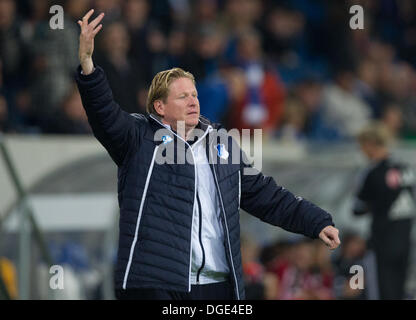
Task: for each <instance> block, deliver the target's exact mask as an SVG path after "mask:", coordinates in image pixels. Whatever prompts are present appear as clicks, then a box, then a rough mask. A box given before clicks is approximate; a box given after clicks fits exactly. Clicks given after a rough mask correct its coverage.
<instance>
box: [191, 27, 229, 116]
mask: <svg viewBox="0 0 416 320" xmlns="http://www.w3.org/2000/svg"><path fill="white" fill-rule="evenodd" d="M192 42H193V46H192V47H193V48H194V49H193V50H191V52H190V54H189V55H188V56H187V63H186V65H185V66H184V67H185V69H187V70H192V73H193V75H194V76H195V79H196V81H197V90H198V97H199V101H200V105H201V114H202V115H204V116H205V117H207V118H209V119H210V120H211V121H213V122H220V121H222V120H223V118H224V117H225V115H226V113H227V111H228V110H227V109H228V105H229V92H228V88H227V83H226V79H225V78H224V76H223V74H222V72H221V71H220V67H221V62H222V60H221V57H222V54H223V51H224V38H223V36H222V34H221V30H220V29H219V28H218V27H216V26H214V25H212V24H207V25H202V26H200V27H199V28H198V30H196V31H195V32H194V34H193V37H192Z"/></svg>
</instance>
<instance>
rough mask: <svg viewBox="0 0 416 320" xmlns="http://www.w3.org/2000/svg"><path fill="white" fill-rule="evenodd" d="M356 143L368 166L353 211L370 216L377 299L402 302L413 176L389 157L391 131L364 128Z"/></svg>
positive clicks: (415, 208)
mask: <svg viewBox="0 0 416 320" xmlns="http://www.w3.org/2000/svg"><path fill="white" fill-rule="evenodd" d="M358 141H359V144H360V148H361V150H362V152H363V153H364V155H365V156H366V157H367V158H368V160H369V161H370V162H371V165H370V168H369V169H368V170H367V172H366V174H365V176H364V179H363V180H362V182H361V185H360V186H359V188H358V191H357V195H356V202H355V205H354V209H353V212H354V214H356V215H363V214H366V213H371V215H372V225H371V239H370V247H371V249H372V250H374V252H375V255H376V259H377V274H378V284H379V290H380V299H404V297H405V292H404V284H405V281H406V276H407V269H408V263H409V261H408V260H409V252H410V246H411V238H410V237H411V229H412V223H413V220H414V217H415V216H416V203H415V198H414V192H415V188H416V178H415V177H416V175H415V173H414V172H413V171H412V169H410V168H409V167H408V166H407V165H406V164H404V163H401V162H399V161H397V160H395V159H393V158H392V157H391V155H390V152H389V142H390V132H389V131H388V130H387V129H386V128H385V127H384V125H383V124H380V123H375V124H372V125H370V126H368V127H366V128H364V129H363V130H362V131H361V132H360V134H359V135H358Z"/></svg>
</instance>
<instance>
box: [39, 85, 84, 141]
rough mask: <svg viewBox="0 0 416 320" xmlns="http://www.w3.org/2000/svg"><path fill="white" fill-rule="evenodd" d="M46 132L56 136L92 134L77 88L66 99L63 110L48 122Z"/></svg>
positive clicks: (45, 127)
mask: <svg viewBox="0 0 416 320" xmlns="http://www.w3.org/2000/svg"><path fill="white" fill-rule="evenodd" d="M44 131H45V133H55V134H89V133H92V131H91V127H90V125H89V123H88V120H87V115H86V114H85V110H84V108H83V107H82V101H81V96H80V95H79V92H78V89H77V87H76V86H73V87H72V88H71V90H70V91H69V93H68V95H67V96H66V97H65V98H64V100H63V103H62V108H61V109H59V110H58V111H57V112H56V114H54V115H53V120H49V121H47V122H46V124H45V126H44Z"/></svg>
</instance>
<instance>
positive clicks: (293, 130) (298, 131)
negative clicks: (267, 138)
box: [277, 97, 307, 143]
mask: <svg viewBox="0 0 416 320" xmlns="http://www.w3.org/2000/svg"><path fill="white" fill-rule="evenodd" d="M306 119H307V110H306V108H305V106H304V105H303V104H302V103H301V102H300V101H299V100H298V99H296V98H294V97H293V98H288V99H286V101H285V105H284V112H283V117H282V123H281V126H280V129H279V131H278V133H277V137H278V138H279V140H281V141H283V142H288V143H296V142H304V141H305V138H306V136H305V133H304V128H305V124H306Z"/></svg>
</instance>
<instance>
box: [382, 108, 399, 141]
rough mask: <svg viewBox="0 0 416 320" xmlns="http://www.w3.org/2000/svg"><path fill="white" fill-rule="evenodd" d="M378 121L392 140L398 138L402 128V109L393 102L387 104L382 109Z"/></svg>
mask: <svg viewBox="0 0 416 320" xmlns="http://www.w3.org/2000/svg"><path fill="white" fill-rule="evenodd" d="M380 120H381V122H382V123H383V124H384V126H385V127H386V129H387V130H388V131H389V132H390V135H391V138H392V139H393V140H397V139H398V138H400V133H401V129H402V126H403V112H402V108H401V107H400V106H399V105H398V104H396V103H395V102H393V101H391V102H387V103H386V104H385V105H384V106H383V108H382V113H381V119H380Z"/></svg>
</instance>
